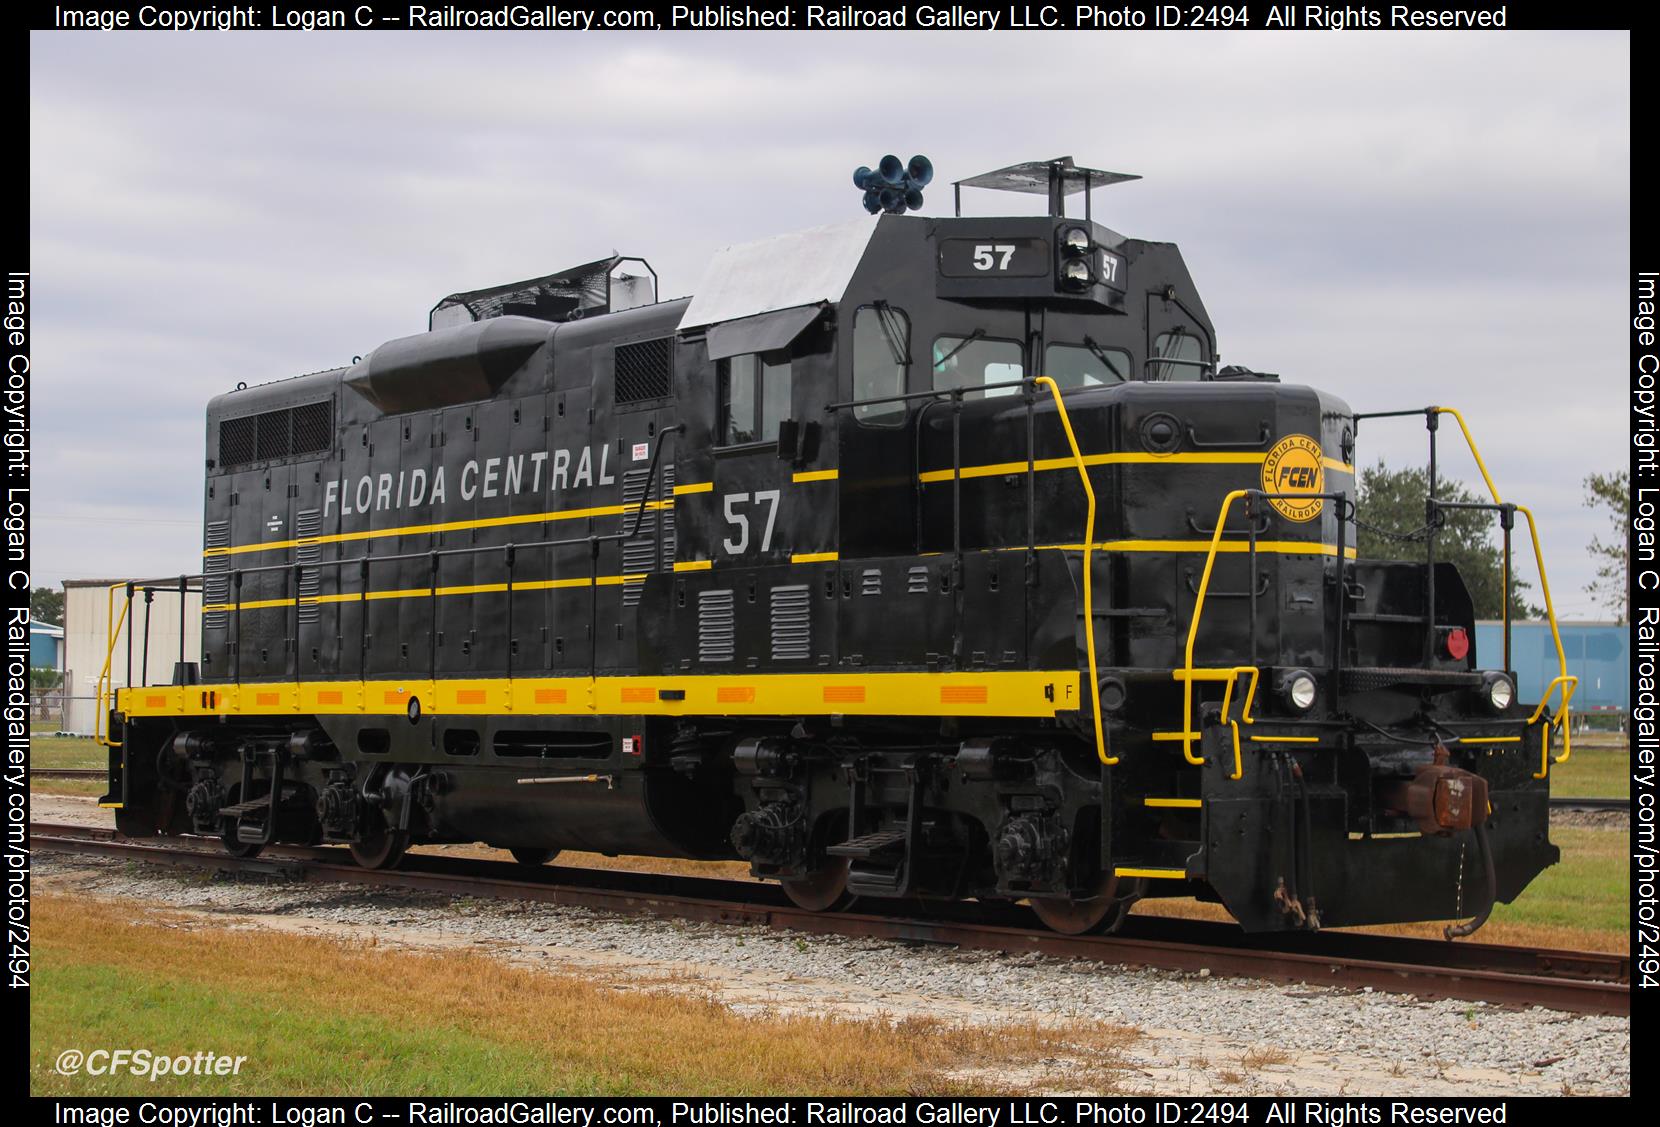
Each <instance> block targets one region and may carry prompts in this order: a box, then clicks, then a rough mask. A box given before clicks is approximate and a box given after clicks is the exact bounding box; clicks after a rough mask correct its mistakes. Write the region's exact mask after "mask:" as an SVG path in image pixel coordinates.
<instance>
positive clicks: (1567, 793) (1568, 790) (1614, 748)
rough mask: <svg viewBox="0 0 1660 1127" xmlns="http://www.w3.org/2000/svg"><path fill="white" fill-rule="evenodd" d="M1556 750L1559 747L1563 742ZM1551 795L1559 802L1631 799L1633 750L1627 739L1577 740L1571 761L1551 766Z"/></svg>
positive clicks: (1592, 737)
mask: <svg viewBox="0 0 1660 1127" xmlns="http://www.w3.org/2000/svg"><path fill="white" fill-rule="evenodd" d="M1557 746H1558V747H1560V741H1558V743H1557ZM1558 754H1560V751H1559V752H1558ZM1550 792H1551V793H1552V794H1553V795H1556V796H1557V797H1558V798H1603V797H1607V798H1619V797H1625V796H1628V795H1630V794H1631V748H1630V745H1629V744H1628V743H1627V742H1626V739H1625V737H1624V736H1613V737H1611V736H1606V735H1600V734H1599V735H1593V736H1579V737H1576V738H1575V739H1574V742H1573V753H1572V754H1571V755H1569V756H1568V761H1567V762H1566V763H1556V764H1552V765H1551V769H1550Z"/></svg>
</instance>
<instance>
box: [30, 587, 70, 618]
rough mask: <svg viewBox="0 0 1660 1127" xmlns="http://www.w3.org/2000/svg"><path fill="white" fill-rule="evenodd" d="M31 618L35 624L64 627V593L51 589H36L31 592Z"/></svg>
mask: <svg viewBox="0 0 1660 1127" xmlns="http://www.w3.org/2000/svg"><path fill="white" fill-rule="evenodd" d="M29 618H30V619H32V620H33V621H35V622H50V623H51V624H52V625H53V626H62V625H63V592H62V591H54V590H53V589H52V588H50V587H36V588H35V589H34V590H33V591H30V592H29Z"/></svg>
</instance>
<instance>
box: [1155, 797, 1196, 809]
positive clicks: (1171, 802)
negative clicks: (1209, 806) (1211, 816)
mask: <svg viewBox="0 0 1660 1127" xmlns="http://www.w3.org/2000/svg"><path fill="white" fill-rule="evenodd" d="M1141 804H1142V805H1143V806H1173V807H1180V808H1181V809H1184V810H1197V809H1199V807H1201V806H1203V805H1204V801H1203V800H1202V799H1198V798H1144V799H1142V800H1141Z"/></svg>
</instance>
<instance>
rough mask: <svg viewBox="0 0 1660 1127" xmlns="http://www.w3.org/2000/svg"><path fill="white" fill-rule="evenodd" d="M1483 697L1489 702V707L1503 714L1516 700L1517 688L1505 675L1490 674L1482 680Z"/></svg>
mask: <svg viewBox="0 0 1660 1127" xmlns="http://www.w3.org/2000/svg"><path fill="white" fill-rule="evenodd" d="M1481 695H1482V697H1483V698H1485V699H1486V701H1487V707H1489V708H1491V709H1492V710H1493V711H1494V712H1503V711H1504V710H1505V709H1507V708H1509V707H1510V706H1511V704H1512V703H1513V702H1514V701H1515V700H1516V686H1515V685H1514V684H1512V683H1511V681H1510V678H1508V677H1506V676H1505V675H1504V674H1503V673H1489V674H1487V676H1486V677H1484V678H1482V682H1481Z"/></svg>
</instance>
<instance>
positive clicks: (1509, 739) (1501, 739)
mask: <svg viewBox="0 0 1660 1127" xmlns="http://www.w3.org/2000/svg"><path fill="white" fill-rule="evenodd" d="M1458 742H1459V743H1461V744H1519V743H1521V742H1522V737H1520V736H1480V737H1470V736H1460V737H1459V740H1458Z"/></svg>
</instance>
